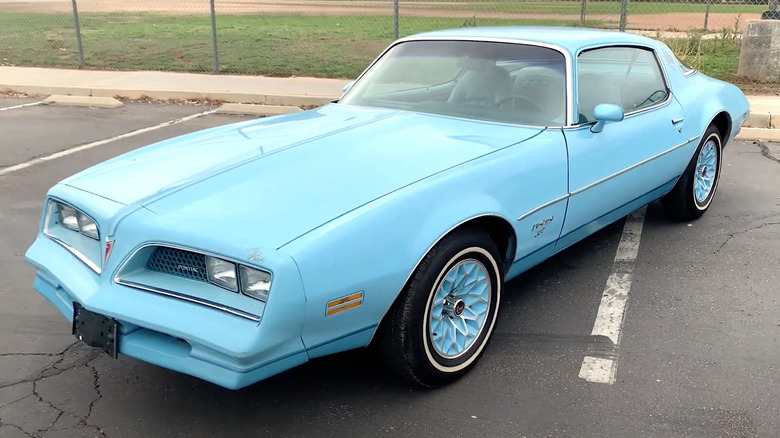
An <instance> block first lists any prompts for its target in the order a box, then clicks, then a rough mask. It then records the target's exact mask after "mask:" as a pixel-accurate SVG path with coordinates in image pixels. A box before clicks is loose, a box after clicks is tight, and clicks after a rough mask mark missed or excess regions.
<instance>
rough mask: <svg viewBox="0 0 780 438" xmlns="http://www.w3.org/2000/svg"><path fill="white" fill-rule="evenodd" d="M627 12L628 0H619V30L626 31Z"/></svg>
mask: <svg viewBox="0 0 780 438" xmlns="http://www.w3.org/2000/svg"><path fill="white" fill-rule="evenodd" d="M627 13H628V0H620V31H621V32H625V31H626V14H627Z"/></svg>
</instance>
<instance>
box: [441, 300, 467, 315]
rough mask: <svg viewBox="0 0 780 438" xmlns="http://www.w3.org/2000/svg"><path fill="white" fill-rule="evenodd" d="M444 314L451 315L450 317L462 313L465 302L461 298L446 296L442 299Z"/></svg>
mask: <svg viewBox="0 0 780 438" xmlns="http://www.w3.org/2000/svg"><path fill="white" fill-rule="evenodd" d="M443 307H444V309H443V310H444V312H443V313H444V314H445V315H448V316H451V317H457V316H460V315H462V314H463V311H464V310H466V303H464V302H463V300H461V299H457V298H454V297H447V298H445V299H444V306H443Z"/></svg>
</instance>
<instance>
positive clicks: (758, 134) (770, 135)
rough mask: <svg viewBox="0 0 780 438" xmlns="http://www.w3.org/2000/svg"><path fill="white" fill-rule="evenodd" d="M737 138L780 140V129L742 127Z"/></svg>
mask: <svg viewBox="0 0 780 438" xmlns="http://www.w3.org/2000/svg"><path fill="white" fill-rule="evenodd" d="M735 139H736V140H758V141H774V142H780V129H768V128H742V131H740V133H739V134H738V135H737V136H736V137H735Z"/></svg>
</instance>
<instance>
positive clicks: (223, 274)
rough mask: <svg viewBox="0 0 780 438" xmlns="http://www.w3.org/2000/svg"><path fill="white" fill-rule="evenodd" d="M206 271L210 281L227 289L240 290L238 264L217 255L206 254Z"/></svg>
mask: <svg viewBox="0 0 780 438" xmlns="http://www.w3.org/2000/svg"><path fill="white" fill-rule="evenodd" d="M206 273H207V274H208V277H209V281H210V282H212V283H214V284H216V285H217V286H221V287H224V288H225V289H227V290H231V291H233V292H238V278H236V264H235V263H232V262H229V261H227V260H222V259H218V258H216V257H211V256H206Z"/></svg>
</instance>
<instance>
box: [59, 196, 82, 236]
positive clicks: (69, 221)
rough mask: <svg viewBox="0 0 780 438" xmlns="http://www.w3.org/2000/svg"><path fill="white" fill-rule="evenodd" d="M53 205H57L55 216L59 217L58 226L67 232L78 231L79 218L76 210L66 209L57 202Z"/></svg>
mask: <svg viewBox="0 0 780 438" xmlns="http://www.w3.org/2000/svg"><path fill="white" fill-rule="evenodd" d="M55 204H56V205H57V214H58V215H59V220H60V224H62V226H63V227H65V228H67V229H69V230H73V231H78V230H79V218H78V214H77V213H76V209H75V208H72V207H68V206H67V205H65V204H60V203H59V202H56V203H55Z"/></svg>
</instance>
